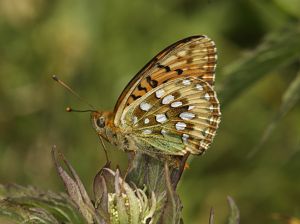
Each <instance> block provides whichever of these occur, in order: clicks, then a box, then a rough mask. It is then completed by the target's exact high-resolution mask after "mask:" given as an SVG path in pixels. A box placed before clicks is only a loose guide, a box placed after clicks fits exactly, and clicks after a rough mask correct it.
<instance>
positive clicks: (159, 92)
mask: <svg viewBox="0 0 300 224" xmlns="http://www.w3.org/2000/svg"><path fill="white" fill-rule="evenodd" d="M164 94H165V91H164V90H163V89H159V90H157V91H156V92H155V96H156V97H157V98H161V97H162V96H163V95H164Z"/></svg>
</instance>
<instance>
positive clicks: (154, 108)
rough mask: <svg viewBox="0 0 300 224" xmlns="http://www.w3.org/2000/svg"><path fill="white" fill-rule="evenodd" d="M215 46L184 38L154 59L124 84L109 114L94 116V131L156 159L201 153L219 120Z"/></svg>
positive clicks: (204, 39)
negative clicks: (215, 78)
mask: <svg viewBox="0 0 300 224" xmlns="http://www.w3.org/2000/svg"><path fill="white" fill-rule="evenodd" d="M216 58H217V57H216V48H215V45H214V42H213V41H211V40H210V39H209V38H207V37H206V36H193V37H189V38H185V39H183V40H181V41H178V42H176V43H175V44H173V45H171V46H169V47H168V48H166V49H165V50H163V51H162V52H160V53H159V54H158V55H157V56H156V57H154V58H153V59H152V60H151V61H150V62H149V63H148V64H147V65H146V66H145V67H144V68H143V69H142V70H141V71H140V72H139V73H138V74H137V75H136V76H135V77H134V78H133V79H132V80H131V81H130V82H129V84H128V85H127V87H126V88H125V90H124V91H123V93H122V94H121V96H120V97H119V99H118V102H117V104H116V106H115V110H114V111H113V112H93V113H92V116H91V117H92V123H93V126H94V128H95V129H96V132H97V133H98V134H99V135H100V136H101V137H103V138H105V139H106V140H107V141H109V142H110V143H112V144H114V145H116V146H117V147H118V148H121V149H122V150H124V151H139V152H142V153H146V154H149V155H150V156H153V157H156V158H163V159H164V158H166V157H172V156H174V157H176V156H184V155H185V154H186V153H191V154H202V153H203V152H205V151H206V149H207V148H208V147H209V145H210V144H211V142H212V140H213V138H214V136H215V133H216V130H217V128H218V125H219V122H220V116H221V113H220V105H219V101H218V99H217V96H216V92H215V90H214V75H215V74H214V72H215V65H216Z"/></svg>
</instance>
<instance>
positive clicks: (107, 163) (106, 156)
mask: <svg viewBox="0 0 300 224" xmlns="http://www.w3.org/2000/svg"><path fill="white" fill-rule="evenodd" d="M98 137H99V139H100V142H101V145H102V148H103V150H104V154H105V158H106V165H109V164H110V160H109V158H108V154H107V150H106V146H105V144H104V141H103V139H102V137H101V136H100V135H98Z"/></svg>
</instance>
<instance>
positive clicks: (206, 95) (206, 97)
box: [204, 93, 210, 101]
mask: <svg viewBox="0 0 300 224" xmlns="http://www.w3.org/2000/svg"><path fill="white" fill-rule="evenodd" d="M204 98H205V99H206V100H207V101H208V100H209V99H210V96H209V94H208V93H205V95H204Z"/></svg>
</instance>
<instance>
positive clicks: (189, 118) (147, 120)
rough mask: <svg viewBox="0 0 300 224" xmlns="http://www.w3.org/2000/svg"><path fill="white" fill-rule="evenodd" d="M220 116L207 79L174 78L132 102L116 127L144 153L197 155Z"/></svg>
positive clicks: (214, 131)
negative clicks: (133, 140)
mask: <svg viewBox="0 0 300 224" xmlns="http://www.w3.org/2000/svg"><path fill="white" fill-rule="evenodd" d="M220 115H221V113H220V106H219V102H218V99H217V97H216V93H215V91H214V90H213V89H212V87H211V86H210V85H209V84H208V83H207V82H205V81H203V80H202V79H199V78H193V77H189V78H177V79H174V80H171V81H169V82H167V83H164V84H161V85H159V86H158V87H156V88H154V89H152V90H150V91H149V92H147V94H145V95H143V96H142V97H141V98H139V99H138V100H136V101H134V102H133V103H132V104H131V105H130V106H129V107H127V108H126V109H125V111H124V113H123V116H122V118H121V125H120V126H121V128H122V129H123V130H122V132H124V133H126V134H128V135H131V137H132V139H135V142H136V144H137V147H138V148H139V149H140V150H144V151H145V152H147V151H148V152H151V153H155V152H156V153H160V154H167V155H184V154H185V153H187V152H190V153H192V154H201V153H203V152H204V151H205V150H206V149H207V148H208V147H209V145H210V143H211V142H212V140H213V138H214V136H215V133H216V130H217V128H218V125H219V122H220Z"/></svg>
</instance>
